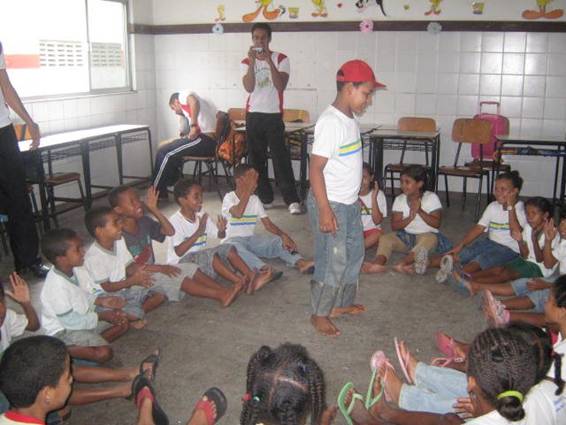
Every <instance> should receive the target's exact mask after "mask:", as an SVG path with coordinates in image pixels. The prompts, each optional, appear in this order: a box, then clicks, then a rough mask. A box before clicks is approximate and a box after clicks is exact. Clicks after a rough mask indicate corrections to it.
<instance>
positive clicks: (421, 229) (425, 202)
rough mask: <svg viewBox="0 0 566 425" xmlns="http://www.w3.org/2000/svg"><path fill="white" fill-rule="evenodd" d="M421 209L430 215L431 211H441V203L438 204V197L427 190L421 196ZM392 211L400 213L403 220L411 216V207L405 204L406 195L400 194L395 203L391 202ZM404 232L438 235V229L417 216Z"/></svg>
mask: <svg viewBox="0 0 566 425" xmlns="http://www.w3.org/2000/svg"><path fill="white" fill-rule="evenodd" d="M421 209H422V210H423V211H424V212H426V213H427V214H430V213H431V212H433V211H438V210H441V209H442V203H441V202H440V198H439V197H438V195H437V194H436V193H434V192H430V191H428V190H427V191H426V192H425V193H423V196H422V198H421ZM392 211H393V212H397V213H402V214H403V218H404V219H405V218H407V217H409V215H410V214H411V207H410V206H409V203H408V202H407V195H405V194H404V193H402V194H401V195H399V196H397V197H396V198H395V201H393V207H392ZM405 231H406V232H407V233H411V234H413V235H420V234H422V233H438V229H436V228H434V227H432V226H430V225H428V224H427V223H426V222H425V221H424V220H423V218H422V217H421V216H420V215H418V214H417V216H416V217H415V218H414V219H413V221H411V222H410V223H409V224H408V225H407V226H406V227H405Z"/></svg>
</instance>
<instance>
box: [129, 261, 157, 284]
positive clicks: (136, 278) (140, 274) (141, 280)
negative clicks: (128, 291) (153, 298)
mask: <svg viewBox="0 0 566 425" xmlns="http://www.w3.org/2000/svg"><path fill="white" fill-rule="evenodd" d="M131 279H132V282H133V285H137V286H143V287H144V288H151V287H152V286H153V277H152V276H151V273H149V272H147V271H146V270H145V267H144V266H142V267H140V268H138V269H137V270H136V272H135V273H134V274H133V275H132V277H131Z"/></svg>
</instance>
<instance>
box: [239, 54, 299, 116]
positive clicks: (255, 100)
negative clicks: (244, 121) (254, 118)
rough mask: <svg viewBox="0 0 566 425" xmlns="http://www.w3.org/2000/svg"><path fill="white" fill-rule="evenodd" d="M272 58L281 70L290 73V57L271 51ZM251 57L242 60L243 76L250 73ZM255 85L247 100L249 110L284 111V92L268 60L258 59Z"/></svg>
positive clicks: (270, 112) (268, 112)
mask: <svg viewBox="0 0 566 425" xmlns="http://www.w3.org/2000/svg"><path fill="white" fill-rule="evenodd" d="M271 60H272V61H273V63H274V64H275V66H276V67H277V70H278V71H279V72H284V73H286V74H287V75H290V72H291V65H290V64H289V58H288V57H287V56H285V55H284V54H283V53H279V52H271ZM249 66H250V60H249V58H247V57H246V58H245V59H243V60H242V62H241V64H240V69H241V71H242V77H243V76H244V75H246V74H247V73H248V68H249ZM254 71H255V87H254V91H253V92H251V93H250V95H249V96H248V100H247V101H246V111H247V112H262V113H265V114H279V113H283V92H281V93H279V92H278V91H277V89H276V88H275V85H274V84H273V80H272V78H271V68H270V67H269V64H268V63H267V61H261V60H257V59H256V61H255V65H254Z"/></svg>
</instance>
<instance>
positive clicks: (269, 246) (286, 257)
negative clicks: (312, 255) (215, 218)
mask: <svg viewBox="0 0 566 425" xmlns="http://www.w3.org/2000/svg"><path fill="white" fill-rule="evenodd" d="M248 239H249V241H248V244H249V247H248V248H249V249H250V250H251V251H252V252H253V253H254V254H255V255H257V256H258V257H261V258H280V259H281V260H283V261H284V262H285V263H286V264H287V265H289V266H291V267H294V266H295V265H296V263H297V261H299V260H301V259H302V257H301V256H300V255H299V254H297V253H290V252H289V251H288V250H287V249H285V247H284V246H283V241H282V240H281V238H280V237H279V236H275V235H271V234H270V235H253V236H250V237H249V238H248ZM238 252H239V251H238Z"/></svg>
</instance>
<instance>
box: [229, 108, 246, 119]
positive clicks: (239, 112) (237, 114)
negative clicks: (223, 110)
mask: <svg viewBox="0 0 566 425" xmlns="http://www.w3.org/2000/svg"><path fill="white" fill-rule="evenodd" d="M228 116H229V117H230V119H231V120H232V121H243V120H245V119H246V110H245V109H244V108H230V109H228Z"/></svg>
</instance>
